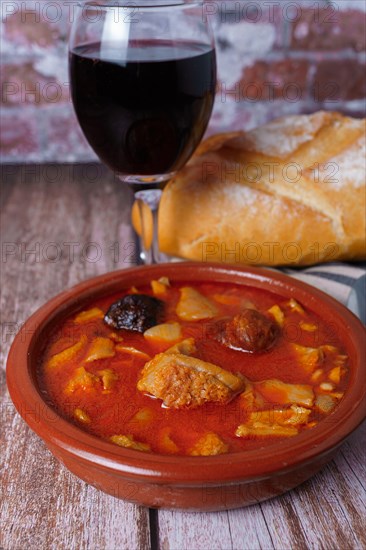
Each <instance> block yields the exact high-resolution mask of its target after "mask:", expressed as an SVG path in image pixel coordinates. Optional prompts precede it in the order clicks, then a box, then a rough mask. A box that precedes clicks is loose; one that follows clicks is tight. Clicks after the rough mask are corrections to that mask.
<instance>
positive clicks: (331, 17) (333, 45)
mask: <svg viewBox="0 0 366 550" xmlns="http://www.w3.org/2000/svg"><path fill="white" fill-rule="evenodd" d="M314 5H316V3H315V4H314ZM333 6H336V4H333ZM332 9H334V8H331V7H330V6H328V7H327V8H325V9H324V8H322V9H320V10H319V12H317V11H316V10H315V9H313V10H311V9H304V10H302V13H301V18H300V19H299V21H297V22H294V23H293V25H292V36H291V48H292V49H300V50H341V49H347V48H351V49H353V50H355V51H364V50H365V49H366V32H365V14H364V13H362V12H360V11H357V10H349V11H342V12H340V11H331V10H332Z"/></svg>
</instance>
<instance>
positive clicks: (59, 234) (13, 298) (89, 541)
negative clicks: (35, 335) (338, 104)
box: [0, 166, 150, 550]
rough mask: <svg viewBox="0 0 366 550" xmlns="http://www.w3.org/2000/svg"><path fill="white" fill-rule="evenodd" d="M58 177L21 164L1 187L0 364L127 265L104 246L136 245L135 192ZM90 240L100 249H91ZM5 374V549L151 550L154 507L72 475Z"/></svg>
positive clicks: (77, 175)
mask: <svg viewBox="0 0 366 550" xmlns="http://www.w3.org/2000/svg"><path fill="white" fill-rule="evenodd" d="M51 168H52V167H51ZM45 174H46V175H45ZM47 174H48V177H46V176H47ZM56 174H58V177H57V179H55V180H54V181H51V175H52V172H51V170H50V171H49V172H48V173H45V172H43V173H41V172H39V173H37V171H36V169H35V171H34V173H33V176H32V177H30V175H29V169H27V170H26V171H25V169H24V167H19V168H17V169H14V170H13V171H12V172H11V177H10V176H9V178H8V179H7V181H6V182H4V183H3V188H2V189H3V191H4V192H2V194H1V200H2V220H1V223H2V232H1V235H2V252H3V257H2V266H1V267H2V269H1V283H2V284H1V286H2V288H1V311H2V338H1V343H2V346H1V359H2V367H4V364H5V358H6V356H7V352H8V349H9V346H10V343H11V341H12V338H13V335H14V333H15V331H16V330H17V329H18V328H19V327H20V325H21V323H22V322H23V321H24V320H25V319H26V318H27V317H28V316H29V315H30V314H31V313H32V312H33V311H34V310H35V309H36V308H37V307H39V306H40V305H41V304H42V303H43V302H45V301H46V300H47V299H49V298H50V297H51V296H53V295H55V294H57V293H58V292H60V291H61V290H63V289H64V288H66V287H69V286H71V285H73V284H75V283H77V282H79V281H81V280H83V279H86V278H87V277H90V276H94V275H98V274H100V273H103V272H105V271H109V270H112V269H117V268H122V267H128V264H127V263H126V262H125V261H121V259H120V258H118V257H117V256H116V255H114V257H113V256H112V255H111V254H110V253H109V252H110V250H109V249H108V247H109V246H110V243H116V242H119V243H120V245H121V239H122V244H123V242H133V239H134V238H133V234H132V232H131V230H130V228H129V225H128V223H129V222H128V220H129V208H130V204H131V194H130V193H129V191H128V190H127V189H124V188H123V186H122V185H118V184H117V183H116V182H114V181H113V177H112V176H111V175H110V174H108V172H107V171H106V170H105V169H103V170H102V169H101V170H100V171H99V175H98V179H97V181H96V182H94V183H93V185H91V183H90V181H88V178H86V177H85V176H84V177H83V174H82V168H81V167H79V169H76V170H75V171H74V172H73V173H70V170H69V167H67V166H65V167H63V168H62V170H61V171H60V170H59V168H58V167H57V171H56ZM25 176H28V177H25ZM65 243H71V244H69V245H67V244H65ZM72 243H73V244H72ZM87 243H95V244H94V248H93V246H92V247H90V250H89V251H88V250H87V249H86V245H87ZM95 251H96V252H98V254H97V255H93V253H95ZM88 254H89V255H88ZM1 375H2V380H1V382H2V383H1V389H2V401H1V402H2V407H1V412H2V424H3V430H2V431H3V435H2V483H1V489H2V493H3V495H2V496H3V503H4V504H3V506H2V509H1V516H2V517H1V522H2V525H3V530H2V539H1V542H0V545H1V546H2V547H3V548H4V549H9V550H14V549H23V548H42V549H48V548H57V549H60V550H62V549H65V550H66V549H67V550H70V549H74V548H78V549H84V548H85V549H90V548H93V549H94V548H95V549H96V548H106V549H107V548H108V549H112V548H121V549H124V548H126V549H133V548H139V549H140V548H141V549H143V550H145V549H147V548H149V547H150V532H149V522H148V518H149V515H148V510H146V509H144V508H142V507H138V506H135V505H133V504H128V503H125V502H123V501H121V500H118V499H115V498H113V497H111V496H108V495H105V494H103V493H101V492H100V491H97V490H96V489H94V488H93V487H91V486H88V485H87V484H86V483H84V482H82V481H80V480H79V479H77V478H76V477H75V476H73V475H72V474H70V473H69V472H68V471H67V470H66V469H65V468H64V467H63V466H62V465H61V464H60V463H59V462H58V461H57V460H55V459H54V458H53V456H52V455H51V454H50V453H49V451H48V450H47V449H46V448H45V446H44V444H43V443H42V441H41V440H40V439H39V438H38V437H37V436H36V435H35V434H33V433H32V432H31V431H30V430H29V429H28V427H27V426H26V424H25V423H24V422H23V421H22V420H21V418H20V417H19V415H18V414H16V413H15V409H14V407H13V405H12V403H11V400H10V398H9V395H8V393H7V392H6V391H5V373H4V370H1Z"/></svg>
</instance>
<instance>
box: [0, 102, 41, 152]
mask: <svg viewBox="0 0 366 550" xmlns="http://www.w3.org/2000/svg"><path fill="white" fill-rule="evenodd" d="M39 135H40V132H39V128H38V123H37V119H36V118H35V116H34V111H33V109H23V110H22V111H21V112H20V111H18V112H17V113H15V112H14V110H13V109H12V110H11V111H8V110H7V109H3V110H2V114H1V128H0V150H1V157H2V161H3V162H9V161H11V160H12V159H14V160H23V159H24V158H25V157H27V158H31V157H32V155H33V154H38V153H39V151H40V137H39Z"/></svg>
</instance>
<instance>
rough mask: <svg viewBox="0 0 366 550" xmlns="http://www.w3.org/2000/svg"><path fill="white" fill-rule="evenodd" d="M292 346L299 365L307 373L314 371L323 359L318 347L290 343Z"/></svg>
mask: <svg viewBox="0 0 366 550" xmlns="http://www.w3.org/2000/svg"><path fill="white" fill-rule="evenodd" d="M292 348H293V350H294V352H295V353H296V356H297V359H298V362H299V363H300V365H301V367H302V368H303V369H304V370H305V371H306V372H308V373H312V372H314V371H315V369H316V367H318V366H319V365H320V364H321V363H322V361H323V359H324V353H323V351H322V349H321V347H320V348H307V347H305V346H300V344H292Z"/></svg>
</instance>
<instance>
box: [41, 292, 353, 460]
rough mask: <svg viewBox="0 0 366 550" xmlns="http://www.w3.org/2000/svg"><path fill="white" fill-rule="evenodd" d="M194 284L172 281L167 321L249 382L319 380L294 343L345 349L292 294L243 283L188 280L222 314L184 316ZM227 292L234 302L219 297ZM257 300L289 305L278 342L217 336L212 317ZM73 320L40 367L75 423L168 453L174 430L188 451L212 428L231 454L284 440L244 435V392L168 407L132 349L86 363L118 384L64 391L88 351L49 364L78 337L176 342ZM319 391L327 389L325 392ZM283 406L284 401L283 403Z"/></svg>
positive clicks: (133, 343) (158, 347) (144, 344)
mask: <svg viewBox="0 0 366 550" xmlns="http://www.w3.org/2000/svg"><path fill="white" fill-rule="evenodd" d="M182 286H188V285H186V284H185V283H180V282H173V283H172V284H171V286H170V287H169V288H167V290H166V292H165V293H164V294H161V295H158V296H157V297H158V298H159V299H161V300H163V301H164V302H165V320H166V321H177V322H179V323H180V325H181V326H182V338H181V339H180V340H183V339H184V338H188V337H193V338H194V339H195V341H196V346H197V352H196V353H195V354H194V356H196V357H198V358H200V359H202V360H204V361H208V362H211V363H214V364H215V365H218V366H220V367H222V368H223V369H225V370H228V371H231V372H233V373H234V374H237V373H240V374H242V375H244V376H245V377H247V378H248V379H249V380H250V381H253V382H259V381H263V380H267V379H272V378H276V379H279V380H281V381H282V382H286V383H291V384H306V385H311V386H316V385H317V384H314V383H312V382H311V380H310V375H309V374H308V373H306V372H304V370H303V369H302V368H301V367H300V366H299V364H298V358H297V356H296V353H295V352H294V349H293V347H292V344H294V343H296V344H299V345H301V346H305V347H318V346H320V345H332V346H335V347H336V348H337V353H338V354H342V346H341V344H340V340H339V339H338V337H337V335H336V334H334V333H333V331H332V330H329V326H327V324H326V323H324V321H323V320H321V319H320V318H319V317H318V316H316V315H315V314H314V313H312V312H309V311H308V310H307V309H306V306H305V305H304V304H301V306H302V308H303V309H304V313H301V312H298V311H292V310H291V308H289V307H288V306H286V305H284V304H287V302H288V300H287V299H284V298H283V297H281V296H276V295H275V294H273V293H271V292H268V291H264V290H260V289H257V288H251V287H246V286H242V285H229V284H226V283H206V284H205V283H199V284H189V286H191V287H193V288H195V289H196V290H198V291H199V292H200V293H201V294H203V295H204V296H206V297H208V298H210V299H211V300H212V301H213V302H214V303H215V305H216V307H217V309H218V315H217V318H215V319H214V320H204V321H182V320H181V319H179V317H178V316H177V314H176V311H175V308H176V305H177V303H178V300H179V289H180V288H181V287H182ZM138 292H139V293H144V294H148V295H151V296H153V295H154V293H153V292H152V290H151V287H150V286H145V287H139V288H138ZM129 293H130V291H129V290H126V291H122V292H121V293H119V294H115V295H112V296H109V297H106V298H103V299H100V300H97V301H96V302H95V303H92V304H89V305H88V306H85V307H83V309H82V311H86V310H88V309H90V308H94V307H97V308H100V309H101V310H102V311H103V312H104V313H105V312H106V311H107V310H108V308H109V306H110V305H111V304H112V303H113V302H114V301H115V300H117V299H120V298H121V297H122V296H124V295H126V294H129ZM214 295H221V296H225V297H226V298H227V300H226V299H225V301H227V303H220V302H218V301H216V300H215V299H214V298H213V296H214ZM248 305H249V306H250V305H254V306H255V307H256V308H257V309H258V310H259V311H261V312H266V311H267V310H268V309H269V308H271V307H272V306H274V305H279V306H280V307H281V308H283V310H284V311H285V321H284V326H283V327H282V329H281V330H280V335H279V337H278V339H277V341H276V342H275V344H274V345H273V346H272V347H271V348H270V349H269V350H267V351H264V352H254V353H250V352H243V351H236V350H232V349H229V348H227V347H225V346H223V345H222V344H220V343H219V342H217V341H215V340H214V339H212V338H211V337H210V335H211V332H212V331H211V329H212V323H213V322H215V321H216V320H217V319H219V318H221V317H231V316H233V315H235V314H237V313H238V312H239V311H240V309H241V307H243V306H244V307H247V306H248ZM75 317H76V314H75V315H73V317H72V318H70V319H67V320H66V321H65V322H64V323H63V324H62V325H61V326H60V327H56V330H55V332H54V334H53V335H52V337H51V339H50V343H49V345H48V346H47V348H46V350H45V353H44V356H43V358H42V362H41V366H40V369H39V381H40V386H41V388H42V390H43V391H44V392H46V393H47V395H48V396H49V398H50V400H51V402H52V405H53V406H54V407H55V409H56V410H57V411H58V412H59V413H60V414H61V415H62V416H63V417H65V418H66V419H68V420H70V421H72V422H73V423H75V424H76V425H78V426H79V427H80V428H82V429H83V430H86V431H88V432H89V433H92V434H94V435H96V436H99V437H101V438H104V439H109V438H110V437H111V436H113V435H120V434H124V435H127V434H128V435H130V434H132V435H133V436H134V439H135V440H136V441H138V442H142V443H147V444H149V445H150V447H151V451H152V452H157V453H162V454H168V453H169V450H167V448H166V446H164V445H162V444H161V436H162V434H168V435H169V437H170V438H171V439H172V440H173V442H174V444H175V445H176V446H177V448H178V451H177V454H187V453H188V454H189V451H190V449H192V447H193V446H194V445H195V443H196V442H197V440H199V439H200V438H201V437H202V436H204V435H205V434H206V433H208V432H214V433H215V434H218V435H219V437H220V438H221V439H222V440H223V441H224V442H225V443H226V444H227V445H228V446H229V452H238V451H243V450H245V449H252V448H259V447H263V446H264V445H268V444H271V443H273V441H278V440H279V439H280V437H278V436H253V435H249V436H247V437H237V436H236V435H235V431H236V429H237V427H238V425H239V424H242V423H243V422H245V421H246V418H247V416H248V410H247V408H246V406H245V403H244V405H243V402H242V401H241V398H240V396H235V397H234V398H233V399H232V400H231V401H230V402H229V403H226V404H225V405H223V404H216V403H206V404H204V405H202V406H199V407H197V408H195V409H167V408H164V407H162V401H161V400H160V399H156V398H153V397H151V396H148V395H145V394H144V393H142V392H140V391H139V390H138V389H137V387H136V385H137V382H138V379H139V377H140V375H141V370H142V368H143V367H144V365H145V363H146V358H144V357H140V356H137V355H132V354H128V353H120V352H116V354H115V356H114V357H109V358H105V359H98V360H96V361H93V362H91V363H86V364H85V365H84V366H85V368H86V370H87V371H88V372H89V373H91V374H93V375H98V371H101V370H104V369H111V370H112V371H114V372H115V373H116V374H117V376H118V379H117V380H116V381H115V382H114V385H113V387H112V389H111V390H109V391H107V392H105V391H104V392H103V391H102V387H101V386H100V385H98V384H95V386H92V387H91V388H88V389H87V390H85V389H82V388H77V389H75V390H74V391H73V392H72V393H71V394H68V395H66V394H65V388H66V387H67V384H68V383H69V381H70V379H71V378H72V377H73V376H74V373H75V369H77V368H78V367H80V366H81V365H83V356H84V355H85V350H83V349H81V350H80V351H79V352H78V353H77V354H76V355H75V356H74V357H73V358H72V359H71V360H70V361H68V362H67V364H65V365H63V366H62V368H58V367H57V368H54V369H47V368H46V365H47V362H48V360H49V359H50V358H51V357H52V356H54V355H55V354H57V353H59V352H61V351H63V350H65V349H67V348H68V347H69V346H70V345H73V344H74V343H75V342H77V341H79V339H80V338H81V337H82V335H83V334H84V335H85V334H86V335H87V339H88V342H91V341H92V339H93V338H95V337H109V336H110V335H111V333H116V334H118V335H119V336H121V337H122V338H123V341H122V342H121V344H122V345H125V346H130V347H134V348H136V349H138V350H140V351H141V352H144V353H146V354H148V355H149V356H150V358H153V357H154V355H156V354H157V353H160V352H162V351H164V350H165V349H167V348H169V347H170V346H171V344H170V343H169V344H166V343H165V344H164V343H160V342H158V343H156V342H155V343H153V342H151V341H147V340H146V339H145V337H144V336H143V334H139V333H136V332H133V331H128V330H114V329H112V328H111V327H109V326H108V325H106V323H105V322H104V321H103V319H94V320H92V321H89V322H85V323H83V324H80V325H76V324H75V322H74V319H75ZM301 322H307V323H311V324H313V325H315V326H316V330H313V331H311V332H310V331H306V330H303V329H301V327H300V323H301ZM333 367H334V354H332V353H329V354H328V353H325V357H324V359H323V362H322V364H321V368H322V369H323V370H324V373H327V372H329V371H330V370H331V369H332V368H333ZM345 368H346V366H344V368H343V376H342V378H341V381H340V383H339V384H337V387H336V390H337V392H340V393H341V392H343V391H344V390H345V387H346V385H347V372H345ZM318 393H322V392H321V391H320V390H318ZM277 406H278V405H277ZM275 407H276V400H275V399H272V400H271V403H267V404H266V406H265V407H264V408H265V409H266V410H268V409H270V408H275ZM75 409H81V410H82V411H84V412H85V413H86V414H87V416H88V417H89V419H90V422H88V423H84V422H80V421H79V420H77V419H76V418H75V415H74V411H75ZM146 409H147V410H148V411H150V412H149V414H150V418H148V419H147V421H146V422H139V421H136V419H135V418H134V417H135V415H136V414H137V413H139V411H141V410H146ZM325 416H326V414H325V413H322V412H320V411H319V410H315V409H314V407H313V410H312V412H311V414H310V416H309V422H308V424H310V426H309V425H308V424H307V425H305V426H301V427H300V428H299V432H301V431H302V430H305V429H309V427H311V425H313V424H314V423H316V422H318V421H320V420H321V419H322V418H323V417H325Z"/></svg>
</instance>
